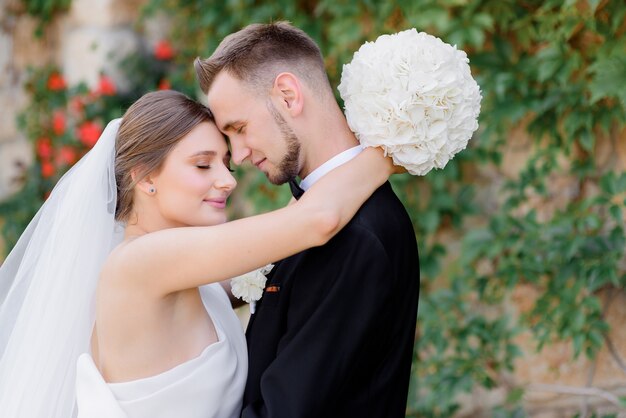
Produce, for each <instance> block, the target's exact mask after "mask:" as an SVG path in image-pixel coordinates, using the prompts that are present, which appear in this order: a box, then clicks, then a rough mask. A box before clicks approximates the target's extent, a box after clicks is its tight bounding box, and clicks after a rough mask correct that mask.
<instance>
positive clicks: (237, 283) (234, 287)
mask: <svg viewBox="0 0 626 418" xmlns="http://www.w3.org/2000/svg"><path fill="white" fill-rule="evenodd" d="M273 268H274V265H273V264H268V265H267V266H265V267H261V268H260V269H258V270H254V271H251V272H249V273H246V274H242V275H241V276H237V277H235V278H233V279H231V281H230V285H231V291H232V292H233V295H234V296H235V297H236V298H239V299H241V300H243V301H244V302H247V303H249V304H250V313H252V314H253V313H254V310H255V307H256V301H258V300H259V299H261V296H263V289H265V282H267V277H265V275H266V274H267V273H269V272H270V271H272V269H273Z"/></svg>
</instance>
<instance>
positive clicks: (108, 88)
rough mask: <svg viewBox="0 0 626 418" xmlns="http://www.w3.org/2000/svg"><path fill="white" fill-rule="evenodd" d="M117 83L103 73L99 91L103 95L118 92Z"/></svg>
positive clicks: (111, 94)
mask: <svg viewBox="0 0 626 418" xmlns="http://www.w3.org/2000/svg"><path fill="white" fill-rule="evenodd" d="M116 90H117V89H116V88H115V84H114V83H113V80H111V79H110V78H109V77H107V76H105V75H103V76H101V77H100V83H99V84H98V93H100V94H101V95H103V96H113V95H114V94H115V92H116Z"/></svg>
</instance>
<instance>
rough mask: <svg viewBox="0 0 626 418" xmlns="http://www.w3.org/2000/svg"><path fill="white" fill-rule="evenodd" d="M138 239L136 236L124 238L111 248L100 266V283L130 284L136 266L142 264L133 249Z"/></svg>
mask: <svg viewBox="0 0 626 418" xmlns="http://www.w3.org/2000/svg"><path fill="white" fill-rule="evenodd" d="M138 238H139V237H137V236H134V237H129V238H126V239H124V241H122V242H121V243H119V244H118V245H117V246H116V247H115V248H113V250H112V251H111V252H110V253H109V255H108V257H107V258H106V260H105V261H104V264H103V266H102V271H101V273H100V281H101V282H104V283H116V282H118V281H122V282H124V283H127V284H129V283H130V282H132V276H133V273H134V270H136V269H137V267H138V264H139V265H141V264H142V262H143V261H142V260H138V258H139V256H138V254H137V251H136V248H135V247H136V240H137V239H138ZM146 262H147V261H146Z"/></svg>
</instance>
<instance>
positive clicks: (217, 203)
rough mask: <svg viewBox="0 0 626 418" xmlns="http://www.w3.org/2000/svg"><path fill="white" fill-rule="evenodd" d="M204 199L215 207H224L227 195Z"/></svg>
mask: <svg viewBox="0 0 626 418" xmlns="http://www.w3.org/2000/svg"><path fill="white" fill-rule="evenodd" d="M204 201H205V202H207V203H208V204H209V205H211V206H213V207H214V208H218V209H224V208H225V207H226V198H225V197H220V198H214V199H204Z"/></svg>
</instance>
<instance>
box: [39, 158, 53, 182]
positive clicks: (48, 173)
mask: <svg viewBox="0 0 626 418" xmlns="http://www.w3.org/2000/svg"><path fill="white" fill-rule="evenodd" d="M55 172H56V170H55V168H54V164H52V163H51V162H50V161H44V162H42V163H41V176H42V177H43V178H45V179H47V178H49V177H52V176H54V173H55Z"/></svg>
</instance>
